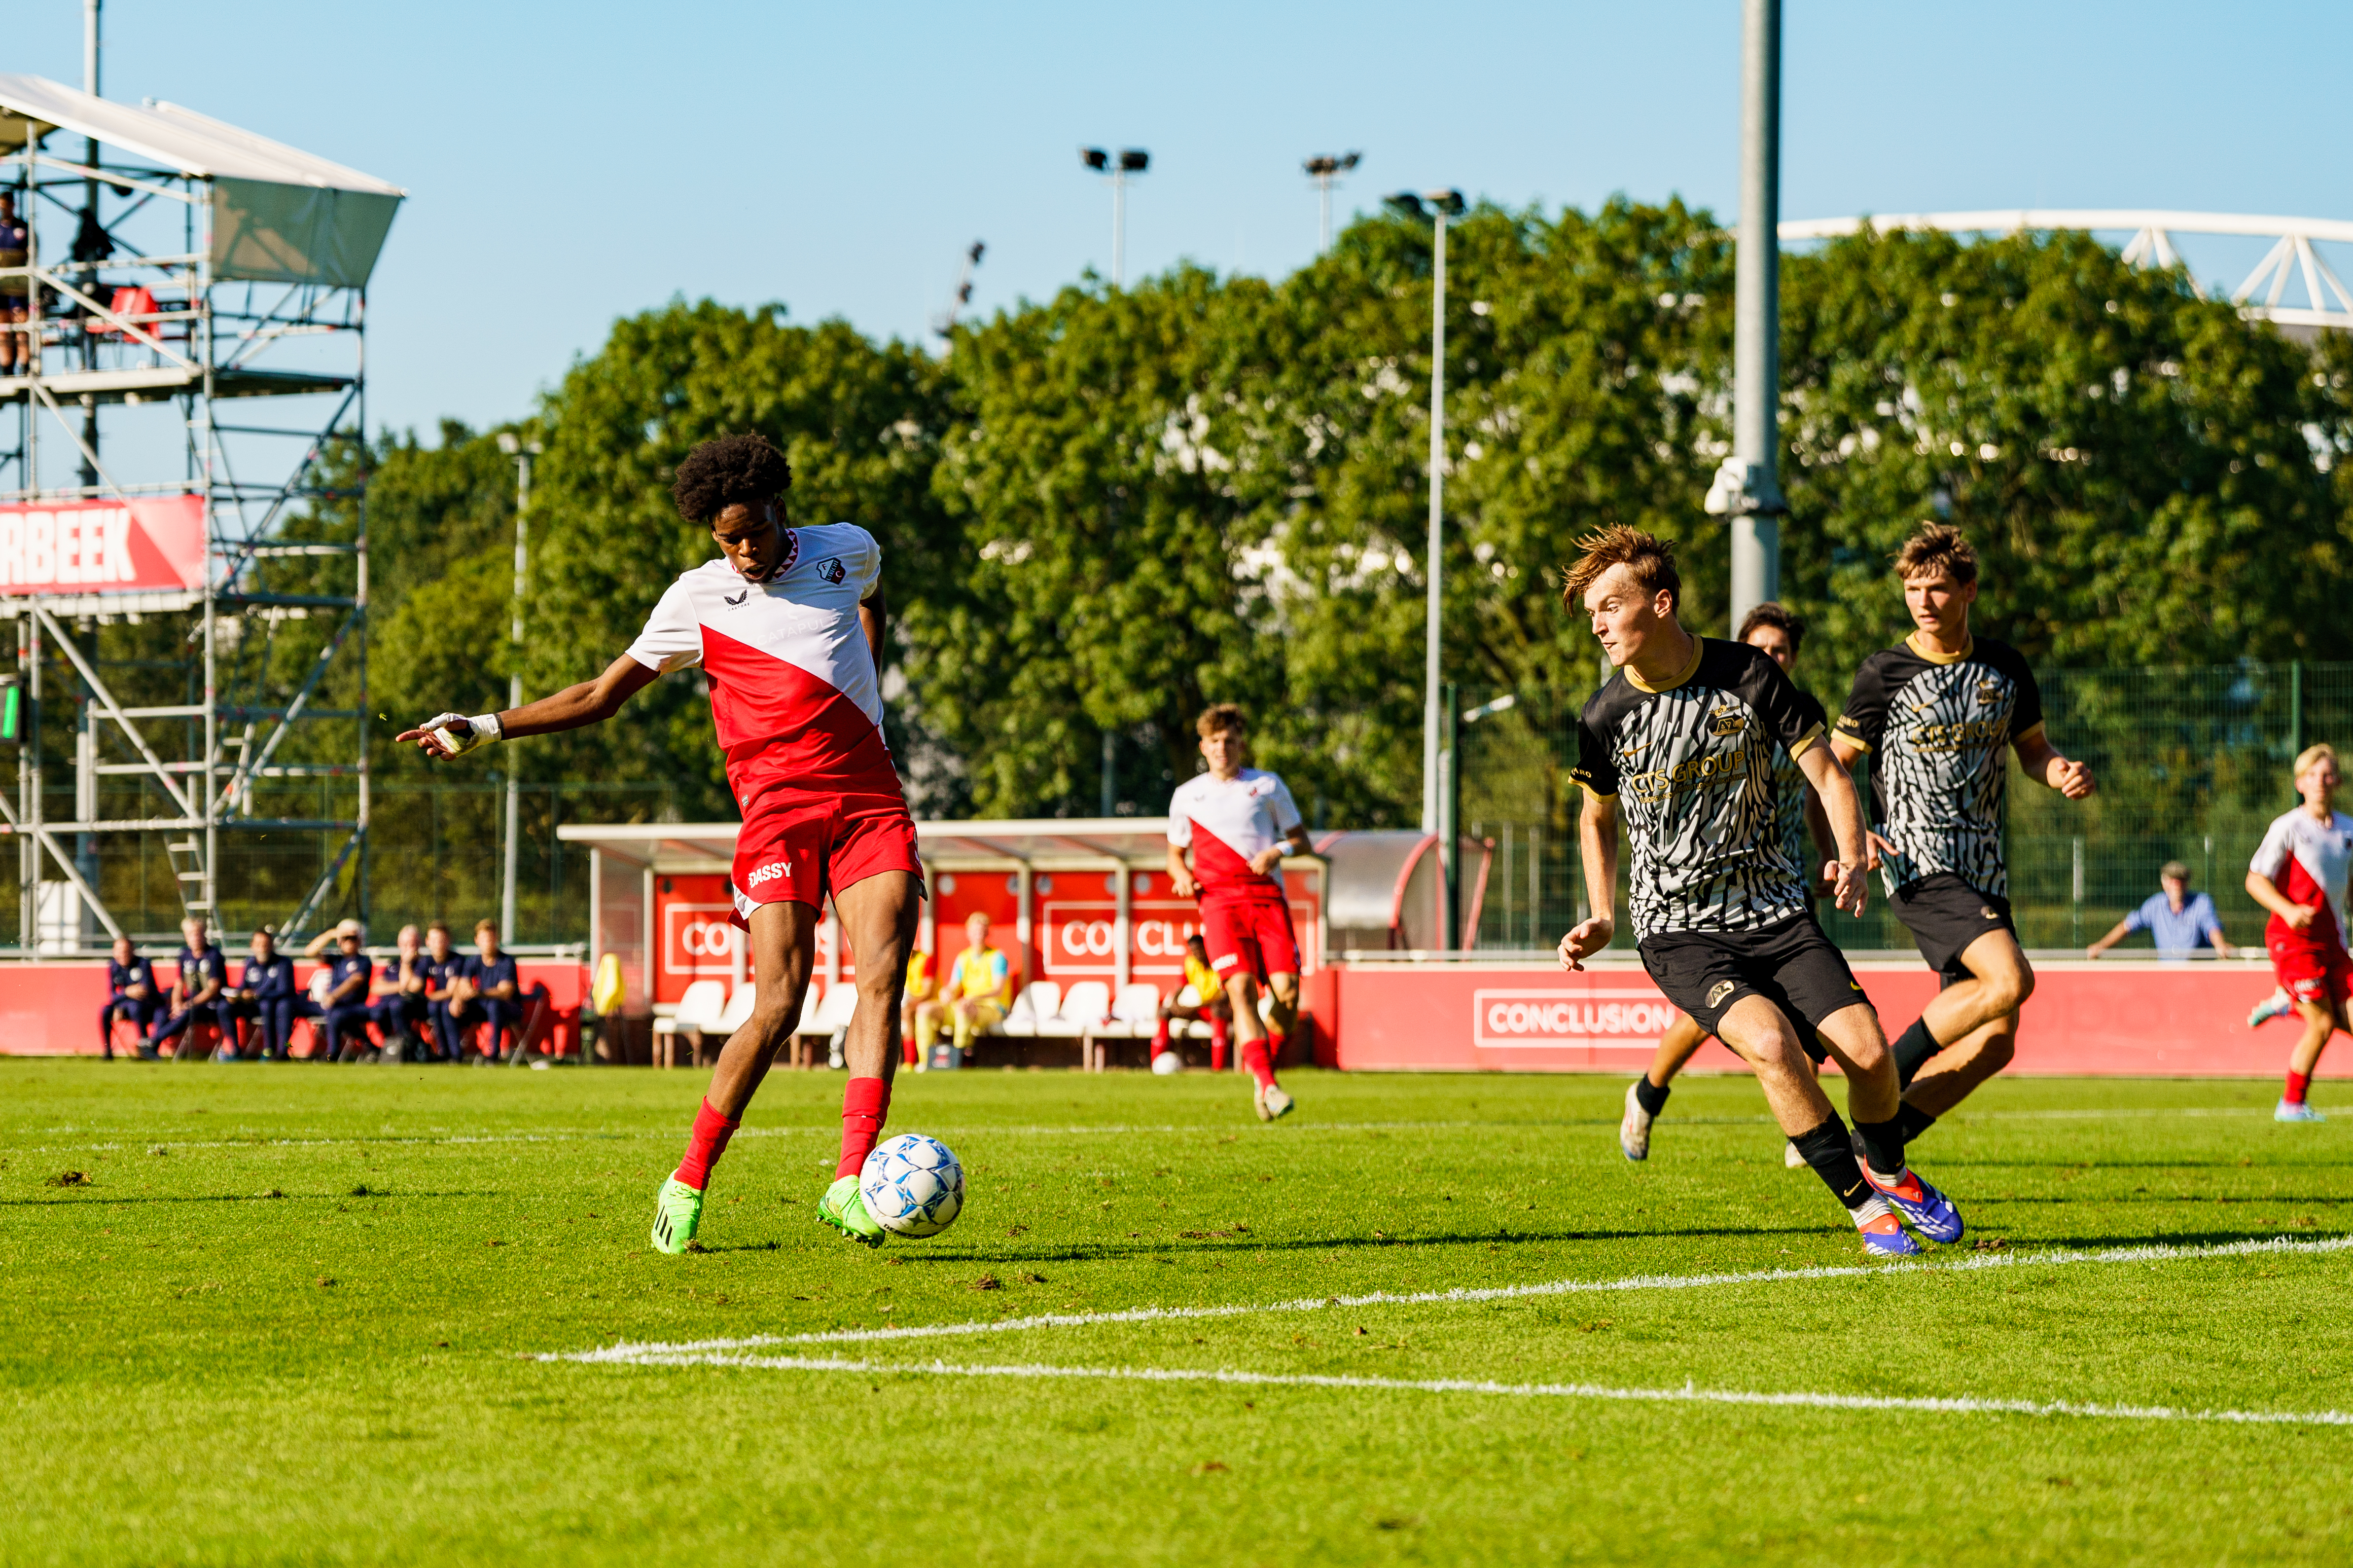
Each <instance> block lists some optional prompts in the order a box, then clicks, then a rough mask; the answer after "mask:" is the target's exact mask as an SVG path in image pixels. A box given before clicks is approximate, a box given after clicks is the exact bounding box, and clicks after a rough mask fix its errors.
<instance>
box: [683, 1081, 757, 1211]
mask: <svg viewBox="0 0 2353 1568" xmlns="http://www.w3.org/2000/svg"><path fill="white" fill-rule="evenodd" d="M742 1125H743V1123H741V1122H739V1121H728V1120H727V1118H725V1117H723V1116H722V1115H720V1114H719V1112H717V1111H715V1110H712V1109H711V1101H709V1100H704V1101H703V1102H702V1110H698V1111H696V1112H695V1113H694V1131H693V1132H692V1133H691V1135H689V1137H688V1138H687V1141H686V1158H685V1159H683V1160H681V1161H680V1162H679V1163H678V1179H679V1180H680V1181H681V1182H684V1183H685V1184H687V1185H688V1186H690V1187H692V1188H693V1189H694V1190H695V1191H696V1192H698V1193H699V1192H701V1191H702V1189H703V1188H704V1187H706V1186H708V1185H709V1184H710V1183H711V1167H712V1166H713V1165H715V1164H717V1163H719V1156H720V1155H722V1154H724V1153H725V1152H727V1140H728V1139H730V1138H732V1137H733V1136H734V1134H735V1129H736V1128H738V1127H740V1126H742Z"/></svg>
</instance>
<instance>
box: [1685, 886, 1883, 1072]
mask: <svg viewBox="0 0 2353 1568" xmlns="http://www.w3.org/2000/svg"><path fill="white" fill-rule="evenodd" d="M1641 953H1642V967H1643V968H1644V969H1646V970H1648V971H1649V972H1650V975H1651V981H1652V982H1653V983H1655V984H1657V986H1658V988H1659V989H1660V990H1661V991H1663V992H1665V993H1666V996H1667V1000H1668V1001H1670V1002H1672V1003H1673V1004H1674V1005H1676V1006H1678V1007H1680V1008H1682V1009H1683V1011H1684V1012H1686V1013H1688V1014H1690V1015H1691V1016H1692V1019H1693V1021H1694V1023H1696V1024H1698V1025H1699V1026H1700V1027H1701V1028H1703V1029H1705V1030H1706V1031H1707V1032H1708V1033H1709V1034H1711V1035H1713V1034H1715V1032H1716V1025H1717V1024H1718V1023H1719V1022H1721V1021H1722V1019H1723V1017H1724V1015H1725V1013H1726V1012H1727V1011H1729V1010H1730V1009H1731V1007H1732V1005H1733V1004H1734V1003H1736V1002H1737V1001H1739V1000H1740V999H1741V998H1742V997H1743V996H1762V997H1764V998H1765V1000H1767V1002H1770V1003H1772V1004H1773V1005H1775V1006H1776V1007H1778V1008H1780V1009H1781V1012H1782V1014H1783V1016H1786V1017H1787V1018H1788V1020H1789V1022H1790V1024H1791V1025H1792V1026H1795V1027H1796V1029H1797V1032H1798V1038H1799V1040H1801V1041H1803V1042H1804V1043H1805V1045H1806V1047H1807V1054H1808V1055H1809V1056H1811V1055H1813V1047H1814V1031H1815V1030H1817V1029H1819V1028H1820V1027H1821V1025H1822V1020H1823V1019H1825V1018H1827V1017H1829V1016H1831V1014H1833V1013H1840V1012H1844V1011H1845V1010H1846V1009H1847V1008H1849V1007H1852V1006H1853V1005H1855V1004H1857V1003H1858V1002H1860V1003H1863V1004H1864V1005H1869V998H1867V997H1865V996H1864V995H1863V994H1862V986H1861V985H1860V984H1857V983H1856V981H1855V978H1854V971H1853V970H1852V969H1849V968H1848V967H1847V964H1846V955H1845V954H1843V953H1841V952H1839V950H1838V949H1837V948H1836V947H1834V946H1832V945H1831V939H1830V938H1829V937H1827V936H1824V935H1823V934H1822V928H1821V927H1820V925H1819V924H1818V923H1816V921H1815V920H1814V917H1813V916H1811V915H1810V914H1806V915H1792V916H1790V917H1789V918H1788V920H1786V921H1782V922H1781V923H1780V924H1778V925H1771V926H1767V927H1766V928H1765V929H1764V930H1762V931H1661V932H1659V933H1658V934H1657V935H1656V936H1651V937H1647V938H1645V939H1644V940H1643V942H1642V943H1641Z"/></svg>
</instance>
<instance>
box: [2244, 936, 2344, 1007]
mask: <svg viewBox="0 0 2353 1568" xmlns="http://www.w3.org/2000/svg"><path fill="white" fill-rule="evenodd" d="M2263 934H2264V940H2265V945H2266V946H2268V947H2269V948H2270V949H2271V955H2272V973H2273V975H2274V977H2275V978H2276V979H2277V980H2278V981H2279V983H2280V989H2281V990H2283V991H2285V992H2286V993H2287V994H2289V995H2291V996H2293V997H2295V999H2296V1000H2297V1001H2299V1002H2324V1001H2326V1002H2344V1001H2347V1000H2348V999H2353V957H2348V956H2347V954H2346V952H2345V950H2344V949H2343V948H2341V947H2339V946H2337V944H2336V943H2335V942H2312V941H2309V940H2307V939H2306V937H2305V936H2304V935H2303V933H2301V932H2298V931H2266V932H2264V933H2263Z"/></svg>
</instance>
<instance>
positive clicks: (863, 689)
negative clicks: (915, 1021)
mask: <svg viewBox="0 0 2353 1568" xmlns="http://www.w3.org/2000/svg"><path fill="white" fill-rule="evenodd" d="M791 485H792V469H791V468H790V466H789V465H788V464H787V463H786V461H785V457H784V454H783V453H781V452H779V451H777V450H776V448H775V447H772V446H770V445H769V444H768V443H767V442H766V441H765V440H764V439H762V438H761V437H758V436H729V437H723V438H722V439H720V440H716V441H706V442H704V443H703V444H702V446H700V447H696V448H695V449H694V451H693V452H692V453H691V454H690V455H689V456H688V458H687V459H686V461H684V462H683V463H681V464H680V465H679V468H678V479H677V482H676V484H674V485H673V486H672V487H671V495H672V498H673V499H674V500H676V501H677V503H678V510H679V514H680V515H681V517H683V518H685V519H686V520H687V521H689V522H695V523H702V524H705V525H707V526H708V527H709V528H710V530H711V537H712V541H713V542H715V543H716V544H717V545H718V546H719V549H720V552H721V558H720V559H719V560H716V561H706V562H704V563H702V565H700V566H697V567H695V568H694V569H693V570H692V571H691V572H687V573H685V574H681V576H680V577H679V579H678V581H677V582H675V583H673V584H670V589H669V591H668V592H666V593H664V594H663V595H662V596H661V601H660V603H659V604H658V605H655V606H654V612H653V615H652V616H651V617H650V618H649V619H648V621H647V622H646V626H645V630H644V631H643V632H641V633H640V634H639V635H638V640H637V641H636V642H635V643H633V644H631V645H630V647H629V650H628V652H627V653H625V654H623V655H622V656H621V657H620V658H617V659H615V660H614V661H613V662H612V664H611V665H610V666H608V667H607V668H606V670H605V673H604V674H602V675H600V676H598V677H597V678H596V679H594V680H588V681H583V682H581V683H580V684H579V685H577V686H573V687H568V688H566V689H564V690H562V691H559V692H557V693H555V695H554V696H553V697H546V698H543V699H541V700H539V701H537V702H532V703H527V704H525V705H524V706H523V707H521V708H517V709H514V710H512V711H509V712H504V713H485V714H481V715H480V716H478V717H475V718H467V717H465V716H463V715H461V714H457V713H444V714H442V715H441V716H440V717H439V718H437V719H431V720H427V721H426V722H425V724H424V725H423V726H421V727H420V728H417V729H415V730H411V731H407V732H406V733H405V734H403V735H402V736H400V739H401V740H403V741H413V742H416V743H417V745H419V746H420V747H422V748H424V750H425V751H426V752H427V755H430V756H435V757H446V756H455V755H457V754H458V753H459V752H466V751H470V750H471V749H472V748H473V747H475V746H477V745H480V744H482V743H484V742H490V741H498V740H515V739H519V738H521V737H522V736H525V735H544V734H549V733H552V732H554V731H559V730H576V729H579V728H581V727H582V726H584V725H588V724H594V723H597V722H599V721H603V720H606V719H609V718H611V717H612V716H613V715H614V714H615V713H617V712H618V711H619V710H620V707H621V704H622V703H623V702H625V701H627V700H628V698H629V697H630V695H631V694H633V693H635V692H637V691H638V690H640V689H643V688H645V687H646V686H648V685H649V684H651V683H652V682H653V680H654V679H656V678H658V677H659V676H661V675H664V674H667V673H669V672H670V671H671V670H678V669H686V668H691V667H694V666H697V665H699V666H701V667H702V672H703V675H704V677H705V678H706V679H708V680H709V682H710V685H711V715H712V720H713V721H714V722H715V723H716V724H717V726H718V731H719V744H720V747H721V749H722V750H723V752H725V754H726V759H727V783H728V787H729V789H730V790H731V791H732V792H733V795H734V796H735V799H736V802H737V804H738V805H741V806H742V808H743V812H744V827H743V831H742V833H741V834H739V835H738V836H737V838H736V841H735V863H734V868H733V875H732V877H731V881H732V883H733V892H734V901H735V910H734V915H733V919H734V921H735V923H736V924H738V925H740V926H743V927H744V928H745V929H746V931H748V932H749V933H750V941H751V950H752V952H751V956H752V969H753V975H754V983H755V984H756V986H757V990H756V992H755V996H756V998H757V999H756V1001H755V1003H754V1007H753V1011H752V1016H751V1019H750V1021H748V1022H747V1023H745V1024H744V1026H743V1027H742V1028H740V1029H738V1030H736V1031H735V1033H734V1035H733V1037H730V1038H729V1040H728V1042H727V1044H726V1047H724V1048H723V1050H721V1052H720V1053H719V1064H718V1066H717V1068H714V1069H713V1071H712V1075H711V1089H710V1092H709V1093H708V1094H707V1095H706V1096H705V1097H704V1099H703V1102H702V1110H701V1112H700V1113H699V1114H698V1115H697V1116H696V1117H695V1121H694V1131H693V1132H692V1134H691V1137H690V1139H689V1141H688V1143H687V1150H686V1158H685V1159H684V1160H683V1161H681V1163H680V1164H679V1166H678V1169H677V1171H676V1172H675V1173H673V1174H672V1175H671V1176H670V1178H669V1179H668V1180H667V1181H665V1182H664V1183H663V1184H662V1188H661V1192H660V1194H659V1195H658V1197H657V1199H656V1205H655V1216H654V1226H653V1244H654V1246H655V1247H657V1248H658V1249H659V1250H660V1251H663V1252H670V1253H678V1252H683V1251H685V1250H686V1248H687V1245H688V1243H690V1242H691V1241H692V1240H693V1239H694V1236H695V1232H696V1230H697V1229H698V1228H699V1227H700V1226H701V1223H702V1198H703V1189H704V1187H705V1185H706V1184H707V1183H708V1182H709V1180H710V1174H711V1167H712V1163H714V1162H715V1161H717V1160H718V1158H719V1156H720V1154H721V1153H722V1152H724V1151H725V1149H726V1147H727V1141H728V1138H729V1137H730V1136H731V1135H732V1134H733V1132H734V1131H735V1129H736V1127H737V1125H738V1124H739V1123H740V1122H741V1121H742V1119H743V1115H744V1107H746V1106H748V1105H749V1104H750V1103H751V1101H752V1096H753V1093H754V1091H755V1090H756V1089H758V1088H759V1087H760V1080H761V1079H762V1078H764V1077H765V1076H766V1074H767V1070H768V1064H769V1062H770V1060H771V1059H772V1058H774V1057H775V1055H776V1047H779V1046H781V1045H783V1044H784V1043H785V1039H786V1036H787V1034H788V1033H789V1032H790V1030H791V1028H792V1025H793V1023H794V1021H795V1020H796V1019H797V1018H798V1017H799V1016H800V1012H801V1000H802V996H803V994H805V993H806V992H807V988H808V981H809V972H810V970H811V968H812V967H813V966H814V963H815V958H816V952H817V926H818V913H819V911H820V910H821V909H822V908H823V907H824V903H825V900H826V898H827V896H828V894H830V895H831V896H832V898H833V900H834V908H835V910H836V911H837V912H838V913H839V916H840V919H841V925H842V931H843V934H844V935H845V936H846V937H847V938H848V940H849V948H850V952H852V953H853V954H854V955H855V956H856V959H857V963H858V1008H857V1012H856V1014H855V1015H854V1016H852V1018H851V1019H850V1024H849V1038H848V1039H847V1041H845V1042H844V1045H843V1047H842V1051H843V1055H844V1056H845V1057H846V1058H848V1063H849V1084H848V1086H847V1087H846V1088H845V1089H843V1091H842V1100H841V1127H842V1131H841V1158H840V1160H839V1163H838V1164H837V1165H836V1166H835V1170H834V1176H835V1180H834V1182H833V1184H832V1185H831V1186H830V1187H829V1188H828V1190H827V1192H826V1194H825V1196H824V1198H823V1200H822V1201H821V1203H820V1204H819V1205H818V1210H819V1213H818V1217H819V1218H821V1219H823V1220H824V1221H825V1222H826V1223H827V1224H828V1225H831V1226H835V1227H837V1228H838V1229H839V1230H840V1231H841V1232H842V1233H843V1234H844V1235H846V1236H848V1237H850V1238H851V1239H853V1240H856V1241H860V1242H862V1243H864V1244H865V1245H867V1246H870V1247H874V1246H880V1245H881V1241H882V1237H883V1231H882V1228H881V1226H879V1225H877V1224H875V1222H874V1220H873V1218H872V1216H871V1215H869V1214H868V1213H867V1212H866V1205H865V1204H864V1202H863V1201H861V1200H860V1197H859V1195H858V1179H857V1178H858V1172H859V1170H860V1167H861V1166H862V1165H863V1164H864V1163H865V1162H866V1156H867V1154H868V1153H869V1152H871V1151H872V1149H873V1147H874V1142H875V1140H876V1139H877V1138H878V1137H879V1136H880V1135H881V1130H882V1123H883V1121H884V1119H885V1117H886V1116H887V1115H888V1113H889V1108H890V1100H891V1077H892V1070H893V1068H895V1067H896V1066H897V1057H898V1053H897V1052H896V1051H895V1050H894V1049H892V1047H893V1046H894V1045H895V1044H896V1041H895V1040H893V1039H892V1026H893V1025H894V1024H895V1023H896V1021H897V1019H898V1016H899V1000H900V991H901V988H902V986H903V985H904V984H905V980H906V973H907V952H908V950H909V948H910V947H911V946H912V945H913V942H914V936H915V921H916V914H917V910H918V906H919V904H920V901H921V900H922V899H923V879H922V872H921V869H920V866H919V863H918V862H917V860H916V858H915V825H914V821H913V818H912V817H910V816H909V815H908V813H907V802H906V796H905V795H904V794H903V793H902V791H901V789H900V787H899V774H898V770H897V768H896V767H895V766H894V765H893V764H892V761H891V752H890V748H889V747H888V746H887V745H885V744H884V743H883V740H882V700H881V686H880V682H879V679H878V670H879V668H880V664H881V647H882V633H883V625H884V617H885V613H886V607H885V605H884V602H883V597H882V588H881V563H882V552H881V546H879V545H878V544H876V543H875V542H874V536H873V535H872V534H870V533H868V532H867V531H865V530H864V529H862V528H860V527H858V526H856V525H855V524H852V523H846V522H839V523H825V524H819V525H818V526H815V527H802V528H795V527H793V526H791V524H790V523H789V521H787V519H786V511H785V504H784V496H785V492H786V490H787V489H790V488H791Z"/></svg>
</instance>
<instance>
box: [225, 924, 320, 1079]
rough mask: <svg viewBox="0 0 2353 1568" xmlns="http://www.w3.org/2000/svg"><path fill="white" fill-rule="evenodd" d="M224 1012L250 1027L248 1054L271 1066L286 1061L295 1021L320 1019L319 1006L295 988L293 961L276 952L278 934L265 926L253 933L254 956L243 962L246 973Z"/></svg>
mask: <svg viewBox="0 0 2353 1568" xmlns="http://www.w3.org/2000/svg"><path fill="white" fill-rule="evenodd" d="M227 1014H228V1016H230V1017H231V1018H234V1019H236V1020H237V1021H238V1022H240V1023H243V1024H246V1025H248V1026H250V1028H249V1029H248V1032H247V1034H246V1039H245V1044H246V1046H247V1047H248V1054H249V1055H251V1056H253V1057H254V1058H255V1059H257V1060H259V1061H272V1062H282V1061H284V1060H286V1059H287V1057H286V1047H287V1043H288V1042H289V1041H290V1040H291V1039H292V1038H293V1035H294V1020H295V1019H297V1018H315V1017H317V1016H319V1005H318V1004H317V1003H315V1002H313V1001H311V998H310V997H308V996H306V995H304V994H302V990H301V987H300V986H298V985H296V984H294V961H293V960H292V959H290V958H289V957H287V956H286V955H285V954H284V953H282V952H279V951H278V933H277V932H275V931H271V930H270V929H269V927H268V926H261V927H259V928H258V929H257V930H256V931H254V933H253V956H252V957H250V958H248V959H247V960H246V961H245V972H244V973H241V974H239V975H238V976H237V984H236V986H235V987H234V988H233V989H232V990H231V991H230V992H229V994H228V1005H227ZM256 1036H259V1046H256V1045H255V1037H256Z"/></svg>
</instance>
